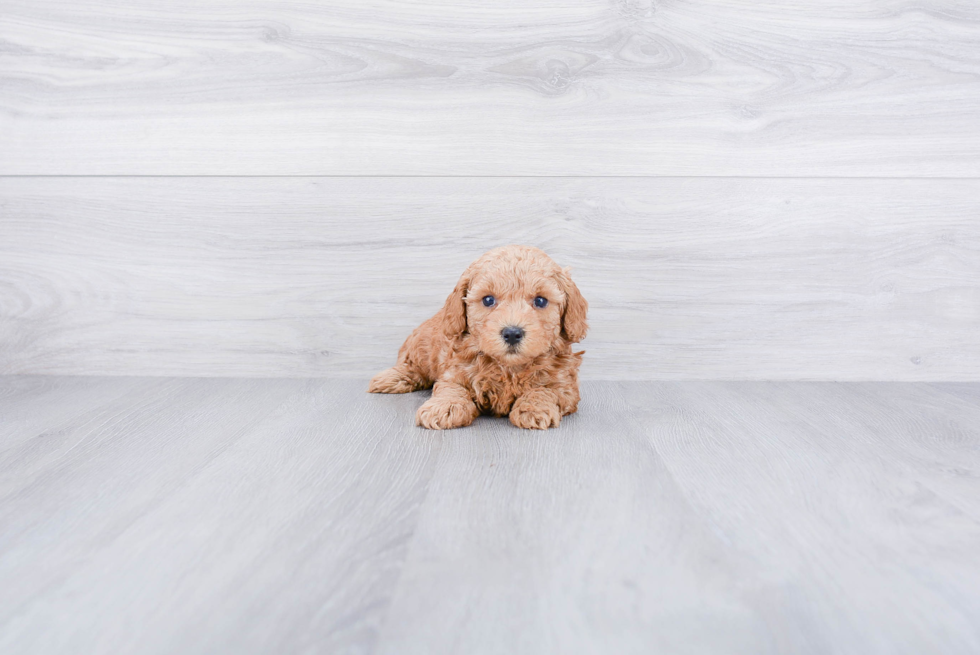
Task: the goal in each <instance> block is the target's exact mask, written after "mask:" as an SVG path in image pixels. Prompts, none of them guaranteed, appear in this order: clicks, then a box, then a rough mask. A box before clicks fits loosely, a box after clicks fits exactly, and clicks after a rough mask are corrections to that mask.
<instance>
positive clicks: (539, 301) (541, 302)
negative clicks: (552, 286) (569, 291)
mask: <svg viewBox="0 0 980 655" xmlns="http://www.w3.org/2000/svg"><path fill="white" fill-rule="evenodd" d="M534 306H535V307H537V308H538V309H544V308H545V307H547V306H548V299H547V298H545V297H544V296H538V297H537V298H535V299H534Z"/></svg>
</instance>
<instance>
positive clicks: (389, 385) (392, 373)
mask: <svg viewBox="0 0 980 655" xmlns="http://www.w3.org/2000/svg"><path fill="white" fill-rule="evenodd" d="M418 388H419V385H418V384H417V382H416V380H413V379H412V378H411V376H409V375H407V374H406V373H405V372H404V371H402V370H401V369H399V368H398V367H397V366H395V367H393V368H389V369H385V370H384V371H381V372H380V373H378V374H377V375H375V376H374V377H373V378H371V384H369V385H368V393H410V392H412V391H415V390H416V389H418Z"/></svg>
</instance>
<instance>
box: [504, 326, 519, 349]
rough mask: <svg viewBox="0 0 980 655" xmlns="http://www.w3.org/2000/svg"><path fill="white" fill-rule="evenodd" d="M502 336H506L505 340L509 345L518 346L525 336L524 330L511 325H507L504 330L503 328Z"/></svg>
mask: <svg viewBox="0 0 980 655" xmlns="http://www.w3.org/2000/svg"><path fill="white" fill-rule="evenodd" d="M500 336H502V337H503V338H504V341H506V342H507V345H508V346H516V345H517V344H519V343H520V342H521V339H523V338H524V330H522V329H521V328H519V327H514V326H513V325H511V326H510V327H505V328H504V329H503V330H501V331H500Z"/></svg>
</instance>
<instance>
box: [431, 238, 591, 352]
mask: <svg viewBox="0 0 980 655" xmlns="http://www.w3.org/2000/svg"><path fill="white" fill-rule="evenodd" d="M588 308H589V304H588V303H587V302H586V301H585V298H583V297H582V294H581V293H580V292H579V290H578V287H577V286H575V283H574V282H572V278H571V277H570V276H569V274H568V269H562V268H561V267H560V266H558V264H556V263H555V262H554V261H553V260H552V259H551V258H550V257H548V255H546V254H545V253H544V252H543V251H541V250H539V249H537V248H531V247H528V246H505V247H503V248H497V249H495V250H491V251H490V252H488V253H486V254H485V255H483V256H482V257H480V258H479V259H478V260H476V261H475V262H473V263H472V264H471V265H470V266H469V268H467V269H466V271H465V272H464V273H463V275H462V276H461V277H460V279H459V282H458V283H457V285H456V288H455V289H453V292H452V294H450V296H449V298H448V299H447V300H446V306H445V308H444V323H443V328H444V330H445V332H446V335H447V336H449V337H450V338H459V337H462V336H463V335H464V334H467V333H469V334H470V335H472V337H473V338H474V339H475V340H476V342H477V345H478V347H479V349H480V350H481V351H482V352H483V353H484V354H486V355H489V356H490V357H493V358H494V359H496V360H498V361H500V362H501V363H503V364H506V365H508V366H519V365H521V364H523V363H525V362H527V361H530V360H531V359H534V358H535V357H537V356H538V355H541V354H543V353H546V352H547V351H548V350H549V349H551V348H552V346H553V345H555V344H556V342H558V340H560V339H563V340H565V341H567V342H569V343H574V342H577V341H581V340H582V339H584V338H585V334H586V331H587V330H588V325H587V324H586V321H585V317H586V313H587V312H588Z"/></svg>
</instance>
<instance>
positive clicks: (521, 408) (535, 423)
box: [510, 398, 561, 430]
mask: <svg viewBox="0 0 980 655" xmlns="http://www.w3.org/2000/svg"><path fill="white" fill-rule="evenodd" d="M510 422H511V423H513V424H514V425H516V426H517V427H519V428H524V429H525V430H547V429H548V428H557V427H558V424H559V423H560V422H561V411H560V410H559V409H558V405H556V404H555V403H554V402H553V401H550V400H549V399H545V398H536V399H535V398H532V399H525V398H518V399H517V402H516V403H514V406H513V407H512V408H511V410H510Z"/></svg>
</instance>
